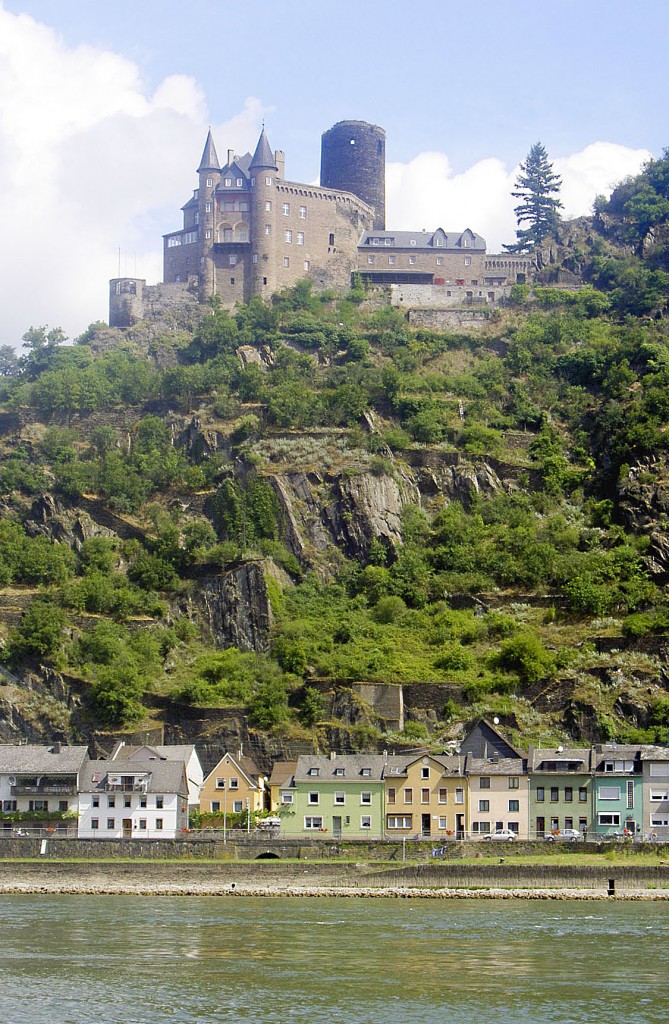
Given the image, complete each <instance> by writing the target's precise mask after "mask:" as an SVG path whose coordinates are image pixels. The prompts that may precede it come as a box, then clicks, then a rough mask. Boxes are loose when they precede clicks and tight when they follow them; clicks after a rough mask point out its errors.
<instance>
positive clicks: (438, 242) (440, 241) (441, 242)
mask: <svg viewBox="0 0 669 1024" xmlns="http://www.w3.org/2000/svg"><path fill="white" fill-rule="evenodd" d="M434 244H435V245H438V246H442V245H443V244H444V243H443V240H442V239H441V238H436V239H435V241H434Z"/></svg>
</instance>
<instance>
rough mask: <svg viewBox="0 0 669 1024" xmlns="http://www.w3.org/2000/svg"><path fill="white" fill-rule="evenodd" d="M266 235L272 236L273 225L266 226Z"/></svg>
mask: <svg viewBox="0 0 669 1024" xmlns="http://www.w3.org/2000/svg"><path fill="white" fill-rule="evenodd" d="M265 234H266V235H271V234H272V225H271V224H265Z"/></svg>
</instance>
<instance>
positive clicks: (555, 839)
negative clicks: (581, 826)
mask: <svg viewBox="0 0 669 1024" xmlns="http://www.w3.org/2000/svg"><path fill="white" fill-rule="evenodd" d="M582 838H583V837H582V835H581V833H580V832H579V830H578V829H577V828H561V829H558V830H557V831H555V832H551V833H550V835H547V836H546V842H547V843H577V842H578V841H579V839H582Z"/></svg>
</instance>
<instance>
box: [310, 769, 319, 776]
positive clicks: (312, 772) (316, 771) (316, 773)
mask: <svg viewBox="0 0 669 1024" xmlns="http://www.w3.org/2000/svg"><path fill="white" fill-rule="evenodd" d="M320 773H321V770H320V768H310V769H309V771H308V772H307V775H320Z"/></svg>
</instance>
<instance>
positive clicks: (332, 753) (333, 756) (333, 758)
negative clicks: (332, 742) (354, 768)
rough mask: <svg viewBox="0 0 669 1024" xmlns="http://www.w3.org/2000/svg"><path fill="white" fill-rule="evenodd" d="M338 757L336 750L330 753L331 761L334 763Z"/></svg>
mask: <svg viewBox="0 0 669 1024" xmlns="http://www.w3.org/2000/svg"><path fill="white" fill-rule="evenodd" d="M336 756H337V755H336V753H335V751H334V750H331V751H330V760H331V761H334V760H335V758H336Z"/></svg>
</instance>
